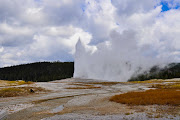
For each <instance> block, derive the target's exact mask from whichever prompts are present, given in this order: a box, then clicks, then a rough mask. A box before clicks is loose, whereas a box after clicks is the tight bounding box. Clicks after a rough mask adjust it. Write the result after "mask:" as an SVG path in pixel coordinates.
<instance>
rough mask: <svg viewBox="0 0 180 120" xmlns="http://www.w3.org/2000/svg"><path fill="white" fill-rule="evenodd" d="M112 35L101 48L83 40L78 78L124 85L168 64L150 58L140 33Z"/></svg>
mask: <svg viewBox="0 0 180 120" xmlns="http://www.w3.org/2000/svg"><path fill="white" fill-rule="evenodd" d="M110 36H111V39H110V40H109V41H106V42H103V43H100V44H98V45H97V46H90V45H86V44H84V43H82V42H81V40H80V39H79V41H78V42H77V44H76V53H75V71H74V77H75V78H86V79H98V80H107V81H121V82H122V81H127V80H128V79H130V78H131V77H132V76H135V75H138V74H140V73H142V72H144V71H148V70H149V69H150V68H151V67H152V66H154V65H164V64H166V63H167V60H165V59H164V61H163V60H162V59H161V60H160V59H159V58H157V57H156V56H153V55H152V56H147V55H146V54H145V53H146V52H147V51H148V46H138V45H137V43H138V42H137V39H138V37H137V33H136V32H135V31H133V30H129V31H124V32H122V33H119V32H117V31H112V32H111V35H110ZM144 47H146V48H144ZM149 49H151V48H150V47H149Z"/></svg>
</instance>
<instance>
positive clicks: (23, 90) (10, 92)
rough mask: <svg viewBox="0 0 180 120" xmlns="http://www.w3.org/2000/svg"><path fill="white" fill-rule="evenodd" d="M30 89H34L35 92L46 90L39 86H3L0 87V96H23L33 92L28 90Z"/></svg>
mask: <svg viewBox="0 0 180 120" xmlns="http://www.w3.org/2000/svg"><path fill="white" fill-rule="evenodd" d="M30 89H32V90H34V92H35V93H39V92H46V91H47V90H45V89H43V88H40V87H16V88H15V87H14V88H3V89H0V98H1V97H16V96H25V95H29V94H33V93H32V92H30Z"/></svg>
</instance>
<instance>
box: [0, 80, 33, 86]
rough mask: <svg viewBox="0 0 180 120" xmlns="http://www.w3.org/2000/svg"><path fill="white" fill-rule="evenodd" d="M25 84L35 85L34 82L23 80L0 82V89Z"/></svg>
mask: <svg viewBox="0 0 180 120" xmlns="http://www.w3.org/2000/svg"><path fill="white" fill-rule="evenodd" d="M24 84H33V82H31V81H28V82H25V81H23V80H20V81H7V80H0V87H4V86H17V85H24Z"/></svg>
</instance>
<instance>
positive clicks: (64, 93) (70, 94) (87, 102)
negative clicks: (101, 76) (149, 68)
mask: <svg viewBox="0 0 180 120" xmlns="http://www.w3.org/2000/svg"><path fill="white" fill-rule="evenodd" d="M173 81H180V79H173V80H168V81H164V82H161V84H166V83H170V82H173ZM152 84H156V82H155V83H152V82H144V83H138V82H126V83H120V82H105V81H98V80H84V79H74V78H71V79H65V80H57V81H52V82H41V83H40V82H37V83H34V84H28V85H23V87H26V86H28V87H41V88H44V89H46V90H47V91H46V92H43V93H38V94H31V95H28V96H18V97H7V98H0V119H1V118H5V119H7V120H20V119H21V120H41V119H42V120H86V119H87V120H121V119H122V120H123V119H127V120H129V119H132V120H147V119H153V120H154V119H158V120H159V119H162V120H164V119H177V120H179V119H180V106H167V105H147V106H142V105H140V106H128V105H125V104H120V103H115V102H111V101H109V98H110V97H111V96H113V95H116V94H121V93H126V92H130V91H144V90H148V89H152V88H149V87H150V86H152ZM158 84H159V82H158ZM21 86H22V85H19V86H16V87H21ZM3 87H4V86H3ZM8 87H9V86H8ZM35 92H36V91H35Z"/></svg>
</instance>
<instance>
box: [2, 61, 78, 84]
mask: <svg viewBox="0 0 180 120" xmlns="http://www.w3.org/2000/svg"><path fill="white" fill-rule="evenodd" d="M73 72H74V63H73V62H36V63H30V64H22V65H17V66H11V67H4V68H0V79H1V80H25V81H38V82H45V81H52V80H60V79H64V78H70V77H72V76H73Z"/></svg>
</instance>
